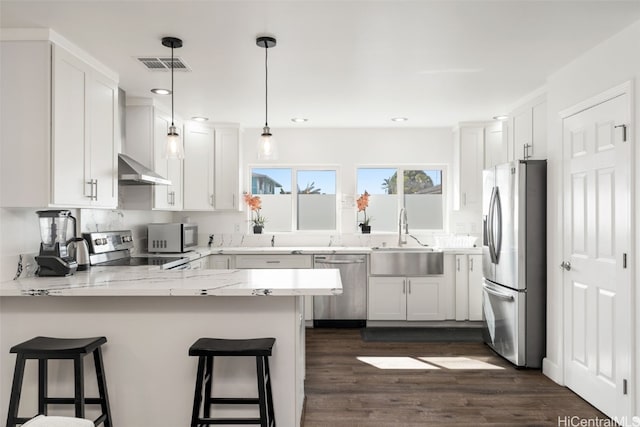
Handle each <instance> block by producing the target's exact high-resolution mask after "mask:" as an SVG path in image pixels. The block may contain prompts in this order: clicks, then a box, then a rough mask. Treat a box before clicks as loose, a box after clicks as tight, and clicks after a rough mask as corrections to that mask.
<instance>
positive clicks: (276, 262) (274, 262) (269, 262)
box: [267, 261, 280, 264]
mask: <svg viewBox="0 0 640 427" xmlns="http://www.w3.org/2000/svg"><path fill="white" fill-rule="evenodd" d="M267 264H280V261H267Z"/></svg>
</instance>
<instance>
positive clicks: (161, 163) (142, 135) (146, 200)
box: [120, 98, 184, 211]
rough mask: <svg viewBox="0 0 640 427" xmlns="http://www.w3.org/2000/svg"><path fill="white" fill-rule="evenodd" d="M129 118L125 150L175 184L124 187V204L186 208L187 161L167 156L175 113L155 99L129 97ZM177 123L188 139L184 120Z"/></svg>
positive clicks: (136, 206) (126, 206)
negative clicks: (184, 180) (170, 129)
mask: <svg viewBox="0 0 640 427" xmlns="http://www.w3.org/2000/svg"><path fill="white" fill-rule="evenodd" d="M126 118H127V119H126V137H125V141H124V142H123V147H122V152H123V153H125V154H127V155H129V156H131V157H132V158H134V159H135V160H137V161H138V162H140V163H142V164H143V165H145V166H146V167H148V168H149V169H152V170H153V171H155V172H156V173H157V174H158V175H160V176H162V177H163V178H166V179H168V180H170V181H171V184H170V185H161V184H156V185H149V184H147V185H123V186H121V187H120V192H121V200H120V205H121V207H123V208H125V209H139V210H148V209H156V210H169V211H176V210H182V207H183V185H182V184H183V183H182V175H183V163H184V160H180V159H167V158H165V157H164V155H165V146H166V142H167V133H168V131H169V126H170V125H171V115H170V114H169V113H166V112H165V111H164V110H163V109H162V108H161V107H160V106H158V105H156V103H155V102H154V101H153V100H152V99H148V98H128V99H127V112H126ZM175 125H176V127H177V128H178V132H179V133H180V135H182V138H183V141H184V132H183V126H182V124H181V122H180V120H175Z"/></svg>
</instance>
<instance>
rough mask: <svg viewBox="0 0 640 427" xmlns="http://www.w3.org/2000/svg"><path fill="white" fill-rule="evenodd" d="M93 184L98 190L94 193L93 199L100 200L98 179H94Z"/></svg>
mask: <svg viewBox="0 0 640 427" xmlns="http://www.w3.org/2000/svg"><path fill="white" fill-rule="evenodd" d="M93 185H94V186H95V189H96V192H95V193H94V194H93V200H98V180H97V179H94V180H93Z"/></svg>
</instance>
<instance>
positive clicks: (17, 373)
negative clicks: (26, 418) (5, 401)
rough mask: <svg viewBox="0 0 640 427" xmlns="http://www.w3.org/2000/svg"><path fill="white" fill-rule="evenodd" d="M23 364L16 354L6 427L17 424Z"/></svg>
mask: <svg viewBox="0 0 640 427" xmlns="http://www.w3.org/2000/svg"><path fill="white" fill-rule="evenodd" d="M25 362H26V360H25V358H24V356H23V355H21V354H18V355H17V356H16V367H15V369H14V371H13V385H12V386H11V398H10V400H9V414H8V415H7V427H15V426H16V424H17V420H18V407H19V405H20V394H21V393H22V379H23V378H24V365H25Z"/></svg>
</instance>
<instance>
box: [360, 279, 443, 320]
mask: <svg viewBox="0 0 640 427" xmlns="http://www.w3.org/2000/svg"><path fill="white" fill-rule="evenodd" d="M444 288H445V281H444V277H443V276H427V277H380V276H372V277H369V293H368V307H367V308H368V319H369V320H444V319H445V318H446V311H447V310H446V305H447V304H446V303H447V298H446V293H445V289H444Z"/></svg>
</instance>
